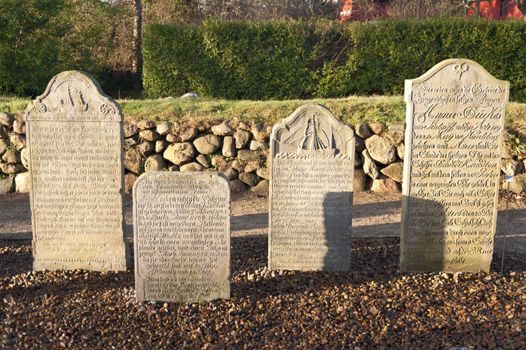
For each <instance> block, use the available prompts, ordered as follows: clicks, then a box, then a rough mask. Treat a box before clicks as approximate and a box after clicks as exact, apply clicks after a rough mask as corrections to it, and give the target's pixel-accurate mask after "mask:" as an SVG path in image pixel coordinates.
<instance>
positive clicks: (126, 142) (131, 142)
mask: <svg viewBox="0 0 526 350" xmlns="http://www.w3.org/2000/svg"><path fill="white" fill-rule="evenodd" d="M138 144H139V142H138V141H137V138H135V137H130V138H128V139H124V141H123V145H124V148H130V147H133V146H136V145H138Z"/></svg>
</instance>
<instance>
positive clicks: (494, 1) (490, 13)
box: [468, 0, 524, 19]
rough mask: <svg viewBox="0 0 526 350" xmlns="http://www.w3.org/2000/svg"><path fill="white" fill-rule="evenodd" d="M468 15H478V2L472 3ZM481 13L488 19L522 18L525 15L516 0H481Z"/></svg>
mask: <svg viewBox="0 0 526 350" xmlns="http://www.w3.org/2000/svg"><path fill="white" fill-rule="evenodd" d="M471 8H472V9H471V10H468V16H477V4H476V2H472V3H471ZM480 15H481V16H482V17H484V18H488V19H522V18H523V17H524V16H523V14H522V12H521V11H520V10H519V8H518V7H517V4H516V3H515V0H481V1H480Z"/></svg>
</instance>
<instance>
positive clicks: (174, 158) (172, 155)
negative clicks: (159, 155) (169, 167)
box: [163, 142, 196, 165]
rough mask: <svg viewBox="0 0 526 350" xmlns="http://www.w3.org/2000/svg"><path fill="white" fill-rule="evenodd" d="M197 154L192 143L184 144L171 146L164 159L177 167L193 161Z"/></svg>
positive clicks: (167, 149) (165, 152) (164, 154)
mask: <svg viewBox="0 0 526 350" xmlns="http://www.w3.org/2000/svg"><path fill="white" fill-rule="evenodd" d="M195 154H196V153H195V148H194V146H193V145H192V144H191V143H190V142H182V143H174V144H171V145H169V146H168V148H166V150H165V151H164V153H163V157H164V158H165V159H167V160H169V161H170V162H172V163H174V164H175V165H181V164H183V163H187V162H189V161H190V160H192V159H193V158H194V157H195Z"/></svg>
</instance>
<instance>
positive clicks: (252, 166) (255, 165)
mask: <svg viewBox="0 0 526 350" xmlns="http://www.w3.org/2000/svg"><path fill="white" fill-rule="evenodd" d="M258 169H259V161H251V162H248V163H247V164H246V165H245V168H244V172H245V173H251V172H254V171H257V170H258Z"/></svg>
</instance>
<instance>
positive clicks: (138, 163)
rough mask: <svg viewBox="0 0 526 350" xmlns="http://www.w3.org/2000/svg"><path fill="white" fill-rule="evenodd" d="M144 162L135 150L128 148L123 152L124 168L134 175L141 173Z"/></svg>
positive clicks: (142, 157)
mask: <svg viewBox="0 0 526 350" xmlns="http://www.w3.org/2000/svg"><path fill="white" fill-rule="evenodd" d="M144 160H145V159H144V156H143V155H142V154H141V153H140V152H139V151H138V150H137V149H136V148H129V149H127V150H125V151H124V168H125V169H128V170H129V171H131V172H133V173H135V174H140V173H142V170H143V169H144Z"/></svg>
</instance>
